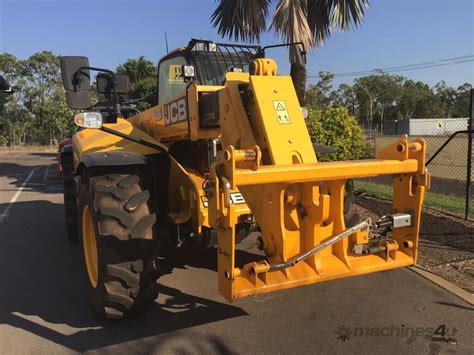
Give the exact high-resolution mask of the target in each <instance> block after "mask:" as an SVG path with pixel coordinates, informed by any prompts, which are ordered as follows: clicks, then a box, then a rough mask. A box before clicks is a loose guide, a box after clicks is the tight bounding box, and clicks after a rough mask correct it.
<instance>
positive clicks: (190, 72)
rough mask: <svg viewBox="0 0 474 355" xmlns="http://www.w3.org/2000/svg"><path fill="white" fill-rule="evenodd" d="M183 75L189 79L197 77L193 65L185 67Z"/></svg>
mask: <svg viewBox="0 0 474 355" xmlns="http://www.w3.org/2000/svg"><path fill="white" fill-rule="evenodd" d="M182 73H183V76H184V77H185V78H188V79H189V78H194V77H195V76H196V75H195V73H194V66H192V65H183V69H182Z"/></svg>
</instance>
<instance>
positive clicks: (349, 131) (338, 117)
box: [307, 107, 368, 161]
mask: <svg viewBox="0 0 474 355" xmlns="http://www.w3.org/2000/svg"><path fill="white" fill-rule="evenodd" d="M308 112H309V116H308V120H307V126H308V132H309V135H310V137H311V140H312V141H313V142H314V143H319V144H326V145H329V146H331V147H333V148H334V152H333V153H324V154H320V155H319V159H320V160H321V161H332V160H351V159H363V158H366V157H367V156H368V146H367V143H366V141H365V137H364V134H363V131H362V128H361V127H360V125H359V123H358V122H357V120H356V119H355V117H354V116H351V115H349V112H348V111H347V109H346V108H332V107H328V108H325V109H323V110H314V109H312V108H309V109H308Z"/></svg>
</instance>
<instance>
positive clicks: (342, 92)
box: [333, 83, 357, 116]
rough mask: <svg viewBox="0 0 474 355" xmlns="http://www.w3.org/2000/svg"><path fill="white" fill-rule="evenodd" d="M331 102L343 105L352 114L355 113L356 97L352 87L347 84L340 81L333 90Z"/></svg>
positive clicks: (339, 105) (337, 105) (338, 105)
mask: <svg viewBox="0 0 474 355" xmlns="http://www.w3.org/2000/svg"><path fill="white" fill-rule="evenodd" d="M333 96H334V99H333V103H334V105H335V106H336V107H345V108H347V109H348V111H349V113H350V114H351V115H352V116H355V114H356V106H357V98H356V94H355V91H354V87H352V86H351V85H349V84H346V83H342V84H340V85H339V87H338V88H337V91H335V92H334V95H333Z"/></svg>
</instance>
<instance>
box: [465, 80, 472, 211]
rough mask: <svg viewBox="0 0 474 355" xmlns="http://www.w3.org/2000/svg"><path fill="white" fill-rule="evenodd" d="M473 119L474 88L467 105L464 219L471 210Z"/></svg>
mask: <svg viewBox="0 0 474 355" xmlns="http://www.w3.org/2000/svg"><path fill="white" fill-rule="evenodd" d="M473 120H474V88H473V89H471V103H470V107H469V120H468V123H467V125H468V127H467V129H468V130H469V131H470V132H469V133H468V136H467V175H466V219H469V212H470V211H471V192H472V191H471V188H472V181H471V180H472V179H471V178H472V129H473V128H474V126H473V122H472V121H473Z"/></svg>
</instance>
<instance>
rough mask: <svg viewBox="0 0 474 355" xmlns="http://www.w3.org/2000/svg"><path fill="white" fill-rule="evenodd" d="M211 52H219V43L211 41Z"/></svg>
mask: <svg viewBox="0 0 474 355" xmlns="http://www.w3.org/2000/svg"><path fill="white" fill-rule="evenodd" d="M209 52H217V44H215V43H212V42H209Z"/></svg>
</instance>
